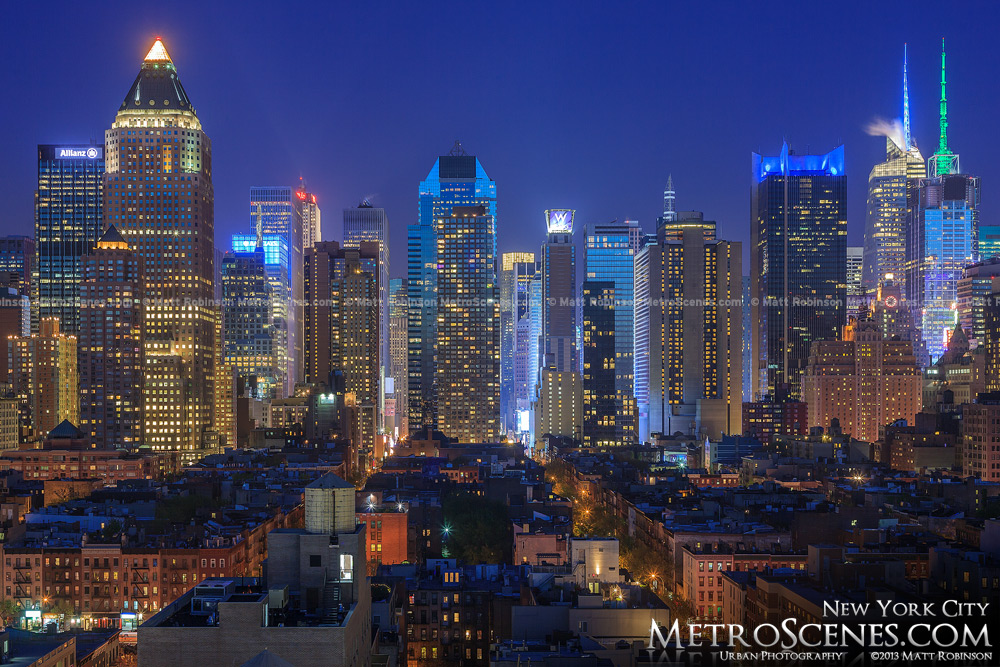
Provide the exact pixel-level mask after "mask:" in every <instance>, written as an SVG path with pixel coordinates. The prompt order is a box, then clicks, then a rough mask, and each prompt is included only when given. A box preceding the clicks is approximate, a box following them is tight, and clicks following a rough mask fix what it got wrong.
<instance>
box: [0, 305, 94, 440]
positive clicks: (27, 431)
mask: <svg viewBox="0 0 1000 667" xmlns="http://www.w3.org/2000/svg"><path fill="white" fill-rule="evenodd" d="M7 351H8V359H9V360H10V383H11V387H12V389H13V390H14V394H15V395H16V396H17V397H18V399H19V400H20V402H21V414H22V422H21V426H22V428H21V437H22V442H27V441H31V440H34V439H37V438H41V437H44V436H45V435H46V434H47V433H48V432H49V431H51V430H52V429H54V428H55V427H56V426H57V425H58V424H59V423H60V422H62V421H63V420H64V419H68V420H69V421H71V422H73V423H74V424H75V423H77V422H78V421H79V418H80V378H79V374H78V372H77V368H78V367H77V356H76V336H67V335H66V334H64V333H63V332H62V331H61V330H60V328H59V320H58V318H55V317H50V318H46V319H44V320H42V321H41V322H39V325H38V333H33V334H31V335H30V336H23V337H13V338H9V339H7Z"/></svg>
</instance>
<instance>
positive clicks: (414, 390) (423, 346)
mask: <svg viewBox="0 0 1000 667" xmlns="http://www.w3.org/2000/svg"><path fill="white" fill-rule="evenodd" d="M454 206H484V207H486V214H487V215H489V216H493V218H494V224H495V221H496V214H497V186H496V183H495V182H494V181H493V180H491V179H490V177H489V176H488V175H487V174H486V171H485V170H484V169H483V166H482V165H481V164H480V163H479V160H478V159H476V156H474V155H468V154H467V153H466V152H465V150H464V149H463V148H462V145H461V143H459V142H457V141H456V142H455V146H454V147H453V148H452V149H451V151H449V153H448V155H442V156H440V157H439V158H438V159H437V160H436V161H435V162H434V166H433V167H431V170H430V172H429V173H428V174H427V178H426V179H424V180H423V181H421V182H420V188H419V198H418V207H417V222H416V224H412V225H408V226H407V228H406V243H407V250H406V276H407V284H408V288H409V296H410V308H409V325H408V329H409V335H408V338H409V349H408V350H407V364H408V367H409V406H408V409H409V426H410V429H414V430H415V429H417V428H420V427H421V426H436V425H437V423H438V418H437V390H438V387H437V386H436V384H435V371H436V368H437V366H436V363H437V362H436V355H437V350H436V347H437V340H438V339H437V337H436V333H435V331H436V328H437V323H438V290H437V279H438V271H439V269H440V268H441V267H440V265H439V261H438V254H437V252H438V242H437V236H436V234H437V232H436V224H437V221H438V220H443V219H445V218H446V217H448V216H450V215H451V209H452V208H453V207H454ZM449 435H451V434H450V433H449Z"/></svg>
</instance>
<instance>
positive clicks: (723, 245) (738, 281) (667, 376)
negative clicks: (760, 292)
mask: <svg viewBox="0 0 1000 667" xmlns="http://www.w3.org/2000/svg"><path fill="white" fill-rule="evenodd" d="M742 256H743V252H742V244H741V243H739V242H731V241H714V242H710V243H709V242H706V241H705V237H704V233H703V231H702V230H700V229H695V228H692V229H686V230H684V231H683V232H682V237H681V241H679V242H678V241H675V240H670V241H666V240H665V239H663V238H661V240H660V242H659V243H655V244H652V245H647V246H646V247H645V248H643V249H642V250H641V251H640V252H639V255H638V257H637V258H636V263H635V266H636V293H635V303H636V311H635V312H636V314H635V322H636V329H635V330H636V358H635V365H636V378H637V382H639V383H640V384H639V385H637V387H636V396H637V399H638V400H640V401H642V402H643V403H645V404H646V405H648V408H645V410H646V414H648V423H647V422H646V420H645V419H643V421H642V425H643V427H644V428H645V429H646V431H645V432H640V433H639V437H640V441H642V442H644V441H646V440H647V439H648V438H649V436H650V434H651V433H662V434H673V433H675V432H677V431H680V432H682V433H685V434H690V435H707V436H709V437H711V438H718V437H719V436H720V435H721V434H723V433H726V434H737V433H739V432H740V430H741V429H742V416H741V410H742V407H743V370H742V367H743V352H742V346H741V344H742V339H743V335H742V331H743V312H742V306H741V305H740V303H741V297H742V292H743V287H742V280H743V271H742V268H743V267H742V264H743V261H742Z"/></svg>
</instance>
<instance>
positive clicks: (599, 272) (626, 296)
mask: <svg viewBox="0 0 1000 667" xmlns="http://www.w3.org/2000/svg"><path fill="white" fill-rule="evenodd" d="M584 235H585V237H586V241H585V244H584V265H585V272H586V277H585V280H587V281H596V282H610V283H612V284H613V285H614V298H615V301H616V303H615V307H614V316H615V320H614V323H615V326H614V342H615V366H614V368H615V394H616V399H615V404H616V412H617V419H616V421H615V430H616V439H617V442H618V443H619V444H630V443H633V442H635V440H636V402H635V371H634V360H633V359H634V354H635V342H634V340H635V339H634V333H633V331H634V319H635V311H634V308H633V305H632V304H633V297H634V290H635V256H636V255H637V254H638V252H639V250H641V249H642V245H643V243H644V241H645V234H643V232H642V229H641V228H640V227H639V223H638V222H637V221H635V220H626V221H625V222H623V223H619V222H617V221H616V222H613V223H610V224H599V225H587V228H586V230H585V233H584ZM584 306H585V307H586V301H585V302H584ZM584 363H586V360H584ZM584 384H586V383H584ZM584 409H585V410H586V398H585V400H584ZM585 422H586V420H585Z"/></svg>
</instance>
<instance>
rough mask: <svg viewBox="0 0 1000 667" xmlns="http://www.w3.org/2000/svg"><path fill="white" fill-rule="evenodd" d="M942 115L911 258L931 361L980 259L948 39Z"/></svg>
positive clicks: (915, 304) (911, 238)
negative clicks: (960, 149)
mask: <svg viewBox="0 0 1000 667" xmlns="http://www.w3.org/2000/svg"><path fill="white" fill-rule="evenodd" d="M940 114H941V116H940V121H939V123H940V131H941V133H940V138H939V143H938V150H937V151H936V152H935V153H934V155H932V156H931V158H930V159H929V160H928V161H927V162H928V169H927V171H928V178H925V179H923V180H921V181H920V185H919V188H918V191H917V194H916V201H915V202H914V205H913V214H912V215H911V218H910V230H909V234H908V236H907V255H906V293H907V300H908V302H909V304H910V307H911V312H912V315H913V322H914V323H915V324H916V326H917V328H919V329H920V340H921V342H922V343H923V345H924V347H925V349H926V350H927V354H928V355H929V361H931V362H934V361H936V360H937V359H938V358H940V356H941V355H942V354H944V352H945V350H946V349H947V346H948V340H949V338H950V336H951V333H952V331H953V330H954V329H955V324H956V323H957V322H958V318H959V311H958V296H959V295H958V283H959V281H960V280H961V279H962V271H963V269H964V268H965V267H966V266H968V265H970V264H974V263H975V262H976V261H977V260H978V258H979V248H978V247H977V240H978V234H979V201H980V183H979V178H977V177H975V176H970V175H969V174H963V173H962V170H961V168H960V166H959V156H958V154H956V153H953V152H952V151H951V150H950V149H949V148H948V103H947V95H946V94H945V53H944V40H942V41H941V105H940ZM987 251H988V252H992V250H991V249H987ZM924 361H928V360H924Z"/></svg>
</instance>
